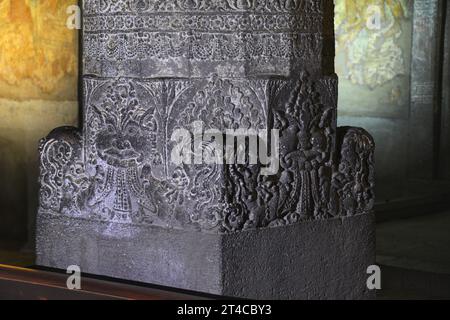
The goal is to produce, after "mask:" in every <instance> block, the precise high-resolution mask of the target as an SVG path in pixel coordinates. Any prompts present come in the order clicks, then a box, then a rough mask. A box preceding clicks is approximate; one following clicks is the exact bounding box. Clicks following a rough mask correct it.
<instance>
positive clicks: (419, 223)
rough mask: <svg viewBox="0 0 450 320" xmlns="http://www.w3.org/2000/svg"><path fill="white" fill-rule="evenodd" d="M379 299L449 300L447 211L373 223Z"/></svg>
mask: <svg viewBox="0 0 450 320" xmlns="http://www.w3.org/2000/svg"><path fill="white" fill-rule="evenodd" d="M377 263H378V264H379V265H381V266H382V273H383V274H382V279H383V278H384V281H383V284H384V290H383V291H382V292H381V294H380V297H382V298H418V299H421V298H436V299H442V298H444V299H450V211H446V212H440V213H435V214H430V215H426V216H420V217H414V218H409V219H401V220H394V221H389V222H384V223H379V224H378V225H377Z"/></svg>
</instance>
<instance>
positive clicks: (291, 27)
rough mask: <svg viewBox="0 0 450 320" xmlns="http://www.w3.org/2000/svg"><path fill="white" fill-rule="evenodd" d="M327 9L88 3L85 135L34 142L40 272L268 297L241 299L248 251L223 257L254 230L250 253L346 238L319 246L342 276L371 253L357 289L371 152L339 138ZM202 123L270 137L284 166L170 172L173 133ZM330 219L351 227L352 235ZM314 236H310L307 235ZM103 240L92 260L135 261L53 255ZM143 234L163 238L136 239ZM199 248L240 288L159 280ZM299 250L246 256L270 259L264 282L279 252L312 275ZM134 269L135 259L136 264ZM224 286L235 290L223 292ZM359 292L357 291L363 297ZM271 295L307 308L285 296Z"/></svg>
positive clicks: (364, 144) (314, 5)
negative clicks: (80, 271)
mask: <svg viewBox="0 0 450 320" xmlns="http://www.w3.org/2000/svg"><path fill="white" fill-rule="evenodd" d="M332 3H333V1H328V0H323V1H321V0H245V1H237V0H219V1H207V0H190V1H188V0H171V1H156V0H155V1H150V0H147V1H146V0H120V1H117V0H116V1H112V0H103V1H99V0H85V1H84V33H83V44H84V57H83V63H84V74H83V92H84V94H83V114H84V119H83V128H82V130H78V129H75V128H60V129H56V130H55V131H53V132H52V133H51V134H50V135H49V136H48V137H47V138H46V139H44V140H43V141H42V143H41V147H40V151H41V179H40V182H41V201H40V209H39V217H38V238H37V240H38V241H37V246H38V262H40V263H42V264H45V265H50V266H58V267H64V263H66V262H67V263H68V262H69V260H70V262H71V263H72V264H81V265H82V267H83V266H86V267H87V268H88V271H89V272H92V273H100V274H105V273H106V274H108V275H115V276H118V277H123V278H129V279H133V280H140V281H147V282H158V283H161V284H168V285H172V286H179V287H183V288H188V289H196V290H200V291H207V292H214V293H219V294H232V295H237V296H240V295H241V294H240V291H239V290H237V289H238V287H239V286H240V287H241V293H242V296H246V297H248V296H250V297H266V298H267V297H271V291H270V289H269V288H266V287H264V288H262V287H261V290H259V291H258V290H257V291H258V293H255V292H253V293H251V289H249V288H246V289H243V287H244V286H248V285H250V284H249V283H247V282H245V281H243V282H242V283H241V284H239V283H240V282H239V279H238V278H239V277H245V274H246V273H245V272H238V269H236V270H234V269H233V268H232V269H233V270H231V269H230V268H228V267H227V268H225V267H222V265H223V264H224V263H227V265H233V264H232V263H231V264H230V260H229V259H235V258H236V257H237V256H241V253H243V252H244V251H245V250H246V249H245V248H240V249H239V250H244V251H239V250H238V249H230V248H236V247H237V246H238V245H240V244H238V243H237V241H238V238H239V237H247V236H246V235H245V234H248V237H250V238H251V239H253V240H254V241H255V244H252V245H256V246H258V243H261V244H262V243H269V242H270V241H273V242H276V243H278V242H279V241H292V242H293V243H294V244H295V243H297V244H298V245H299V246H301V245H300V244H301V243H302V242H303V243H311V242H314V241H317V242H321V243H325V242H327V240H326V239H328V240H329V239H331V238H330V237H332V235H331V234H332V233H333V232H334V231H335V232H337V234H341V235H342V238H339V237H337V238H333V239H335V241H337V243H335V246H337V247H339V248H341V249H342V248H343V246H342V245H343V244H345V243H349V242H351V243H353V242H354V241H355V242H356V243H357V244H358V245H355V246H349V247H348V252H347V254H348V256H347V257H346V252H345V250H341V249H339V250H337V249H336V248H337V247H335V249H336V250H335V251H334V252H330V251H333V247H330V248H327V246H326V245H323V246H319V247H318V248H317V250H319V252H320V253H321V255H323V256H326V255H330V257H331V256H333V257H334V258H333V259H332V260H333V261H335V263H336V266H343V265H345V264H346V263H353V262H351V258H349V257H352V256H354V254H355V253H356V252H358V251H359V252H368V254H365V255H363V256H361V257H362V260H361V261H360V262H358V263H354V264H353V267H354V268H355V269H354V271H355V274H358V275H359V276H358V279H361V276H360V275H361V270H360V268H361V267H362V266H363V265H364V263H365V262H367V266H368V265H370V264H372V262H373V259H372V258H373V254H372V253H373V251H371V250H372V249H373V246H372V241H373V237H372V236H370V232H369V233H368V234H367V235H364V237H363V238H358V237H357V236H354V235H352V232H351V230H352V228H351V225H352V221H355V222H354V223H355V226H354V227H355V230H358V229H359V228H360V226H361V223H362V224H363V225H365V227H364V228H365V230H366V231H370V230H371V228H373V226H372V225H371V224H370V223H368V222H367V221H369V222H370V221H372V220H371V218H370V217H369V216H370V213H371V209H372V206H373V201H374V194H373V189H374V169H373V151H374V142H373V139H372V138H371V137H370V135H369V134H368V133H367V132H365V131H364V130H363V129H360V128H337V127H336V108H337V77H336V76H335V75H334V74H332V72H330V71H332V69H333V68H332V66H333V58H334V50H333V49H332V47H333V45H334V43H333V25H332V21H333V5H332ZM196 121H202V123H203V124H204V129H205V130H207V129H218V130H221V131H225V130H227V129H247V130H250V129H253V130H262V129H268V130H270V129H277V130H279V133H280V169H279V170H278V172H277V173H276V174H274V175H262V174H261V170H263V168H264V167H263V166H262V165H249V164H247V165H237V164H234V165H227V164H196V165H187V164H184V165H175V164H174V163H173V162H172V161H171V158H170V157H171V150H172V148H173V141H171V135H172V133H173V132H174V131H175V130H177V129H188V130H192V124H193V123H195V122H196ZM206 147H207V146H205V148H206ZM364 215H366V216H367V217H365V218H364V217H361V216H364ZM55 221H57V222H55ZM338 221H345V225H346V227H345V228H344V227H343V226H342V225H340V224H339V223H338ZM361 221H363V222H361ZM314 224H315V225H316V227H314V228H316V229H314V228H313V229H314V230H313V231H310V232H304V233H303V231H302V230H303V229H304V228H306V229H307V228H309V227H308V226H311V225H314ZM53 225H54V228H53V227H51V228H50V227H49V226H53ZM289 225H294V226H293V227H290V228H289V230H297V229H298V232H299V234H297V235H295V236H294V235H292V234H293V233H292V232H291V233H290V234H291V235H292V239H291V240H289V239H286V238H284V237H283V236H282V234H283V231H282V230H283V229H282V228H288V226H289ZM370 226H372V227H370ZM67 227H70V228H69V229H70V230H68V231H67ZM277 227H280V228H277ZM161 228H162V229H161ZM260 229H262V230H264V231H262V230H261V231H259V230H260ZM117 230H129V233H127V232H128V231H127V232H125V231H124V233H123V234H122V235H121V233H120V232H116V231H117ZM130 230H133V231H130ZM156 230H159V231H156ZM161 230H165V231H161ZM286 230H287V229H286ZM113 231H114V232H113ZM372 231H373V230H372ZM108 232H113V233H114V239H115V240H114V243H116V245H107V246H98V245H96V246H95V248H96V249H92V250H94V252H95V253H94V255H96V256H98V258H99V259H100V258H104V259H106V260H105V261H107V260H108V259H115V258H114V257H116V256H120V255H121V254H124V255H126V256H127V257H128V258H129V264H127V263H126V262H123V263H120V264H114V265H113V262H112V260H111V264H112V265H111V266H109V267H105V268H103V267H102V268H100V267H98V268H97V267H95V266H97V265H96V264H95V263H94V262H92V261H90V259H93V258H92V257H90V256H89V258H87V259H81V258H80V255H79V254H78V253H77V252H74V253H71V254H69V255H68V257H72V258H73V259H67V260H66V259H65V258H63V257H61V255H62V254H63V253H62V252H63V248H70V249H71V250H75V251H76V250H78V249H76V248H77V246H74V245H70V244H68V243H67V241H68V239H75V240H74V241H75V242H77V241H81V240H80V239H86V238H88V239H89V241H87V242H86V244H87V245H88V247H86V248H85V249H80V250H88V251H89V250H90V249H89V248H90V246H91V245H94V244H95V243H97V244H99V243H100V241H107V240H105V239H108V236H107V235H108ZM153 232H154V233H155V234H161V233H163V234H164V235H161V236H156V235H145V236H142V234H144V233H153ZM180 232H181V233H180ZM239 233H243V234H242V235H238V234H239ZM138 234H139V236H138ZM180 234H183V235H182V236H180ZM355 234H359V235H361V233H358V232H356V231H355ZM104 237H106V238H104ZM152 237H157V238H158V239H151V238H152ZM159 237H161V238H159ZM184 237H188V238H189V240H186V239H185V238H184ZM271 237H272V240H270V238H271ZM206 238H207V239H213V240H211V241H212V242H211V247H210V248H208V249H206V248H205V250H212V251H214V253H212V254H213V256H214V257H216V258H213V259H211V260H210V261H212V262H211V265H210V267H211V268H212V269H211V270H212V271H211V272H209V271H208V272H207V271H205V272H206V273H205V274H206V277H208V275H209V274H211V277H213V278H214V279H216V278H217V279H219V278H220V279H222V280H223V279H227V277H229V275H230V274H231V273H232V272H236V277H237V278H236V279H234V280H233V281H219V280H218V282H217V283H216V285H211V284H210V282H208V281H200V280H199V279H203V278H202V277H203V276H204V275H205V274H203V275H202V276H200V275H199V274H200V273H201V272H200V271H199V272H200V273H198V272H196V271H195V270H184V271H183V272H181V271H180V270H178V271H174V272H175V274H176V275H177V276H176V277H175V278H174V279H175V280H174V281H171V280H169V279H170V277H169V276H161V273H160V269H161V268H164V266H167V264H170V263H171V262H173V261H178V260H177V259H182V257H183V256H184V255H185V254H186V252H188V253H189V252H190V250H188V249H186V250H187V251H186V252H184V250H181V251H179V250H178V249H177V248H176V247H177V246H178V245H179V243H178V242H180V241H184V243H185V244H184V245H183V247H184V246H186V245H187V246H188V247H189V246H192V249H194V248H196V245H195V242H196V241H199V240H201V239H206ZM100 239H103V240H100ZM121 239H122V240H121ZM195 239H196V240H195ZM224 239H226V240H224ZM166 240H167V241H169V243H170V245H169V247H167V248H166V249H165V250H167V252H168V253H167V254H166V255H159V256H154V255H153V254H150V253H149V254H150V256H149V257H147V258H148V259H150V260H151V258H150V257H154V259H160V261H156V262H155V261H153V262H151V263H150V262H149V261H150V260H148V259H146V258H145V257H143V260H142V259H140V258H139V259H138V257H142V255H144V256H145V255H146V254H147V253H146V252H147V250H145V248H149V249H148V250H149V251H148V252H157V251H158V248H160V246H167V245H162V244H161V243H162V242H164V241H166ZM127 241H132V243H134V244H135V245H133V246H128V245H127V243H128V242H127ZM205 241H206V243H209V242H208V241H210V240H205ZM234 241H236V243H234ZM225 242H226V243H227V244H226V245H225ZM250 242H251V241H250ZM250 242H249V243H250ZM294 244H293V245H290V246H286V247H284V246H282V245H281V244H277V245H270V246H267V249H266V250H268V251H267V252H266V253H264V252H261V251H252V250H251V252H250V251H249V250H247V251H245V252H246V253H248V254H249V255H253V256H257V257H259V256H260V255H265V254H267V255H268V256H267V257H268V258H267V259H261V260H258V259H259V258H257V259H256V261H260V262H261V263H263V264H266V267H267V268H266V269H265V270H266V271H267V272H272V271H271V270H274V269H273V268H272V267H271V266H270V264H271V263H275V264H276V262H275V261H272V260H276V256H277V255H278V254H280V255H288V256H292V259H294V260H295V261H297V262H298V263H300V264H301V263H302V262H304V261H308V262H307V263H308V264H309V265H310V267H311V268H312V266H313V265H317V264H320V263H321V262H320V261H315V260H314V259H316V258H314V257H317V252H315V253H314V254H313V253H311V256H310V257H307V256H306V257H305V255H308V253H307V252H305V251H304V250H306V251H307V250H308V249H307V248H304V250H303V249H302V251H301V252H298V251H296V250H297V249H299V248H300V247H298V248H297V247H296V245H294ZM244 246H245V244H244ZM150 247H151V249H150ZM171 248H173V252H169V251H170V250H172V249H171ZM283 248H285V252H282V251H283ZM296 248H297V249H296ZM368 248H369V249H368ZM261 249H262V247H261ZM142 250H144V251H142ZM161 250H162V249H161ZM230 250H231V251H230ZM233 250H235V251H233ZM236 250H237V251H236ZM311 250H315V249H311ZM367 250H369V251H367ZM202 252H203V251H202V250H200V251H199V252H198V253H197V254H200V256H202V254H203V253H202ZM230 252H233V253H230ZM337 252H339V255H340V256H339V255H337ZM205 255H206V253H205ZM298 255H302V258H300V257H299V256H298ZM77 257H78V258H77ZM369 257H372V258H369ZM347 258H349V259H350V260H348V261H347V260H346V259H347ZM199 259H200V260H199V261H203V260H202V259H203V258H199ZM247 259H248V260H249V261H246V260H245V259H243V260H240V263H243V266H244V267H245V266H247V267H248V268H253V267H252V266H254V264H248V265H247V263H250V259H251V257H250V256H249V257H248V258H247ZM136 260H138V261H140V262H138V263H137V264H133V262H132V261H136ZM294 260H293V261H294ZM121 261H122V260H121ZM231 262H232V261H231ZM177 265H179V266H180V268H197V267H199V265H197V264H182V263H181V264H180V263H178V264H177ZM297 267H298V268H300V266H295V264H290V265H289V267H288V269H289V270H284V269H283V270H284V271H282V275H285V276H286V277H287V278H286V279H288V278H289V277H290V275H289V274H288V273H290V274H295V273H296V272H304V271H305V270H303V271H302V270H301V269H298V270H296V268H297ZM244 269H245V268H244ZM338 269H339V267H338ZM199 270H203V269H202V268H200V269H199ZM358 270H359V271H358ZM262 271H263V270H262ZM364 271H365V270H363V271H362V272H364ZM180 272H181V273H180ZM327 272H328V271H327ZM187 273H188V274H189V275H187V276H186V278H185V279H183V275H185V274H187ZM151 275H155V276H154V277H152V276H151ZM197 276H198V278H196V277H197ZM267 276H268V277H269V278H270V276H269V275H267ZM316 276H318V275H317V274H315V275H312V276H311V277H312V279H311V281H312V282H314V281H315V279H316V280H317V279H318V278H317V277H316ZM345 277H346V278H347V279H348V280H349V283H354V281H355V279H356V278H353V279H351V277H352V276H351V272H350V273H346V276H345ZM164 279H166V280H164ZM271 279H272V280H275V279H276V278H271ZM293 280H294V279H293ZM231 282H235V283H236V284H235V287H233V288H232V289H230V288H231V287H230V284H229V283H231ZM288 282H289V281H288ZM198 283H200V284H198ZM201 283H205V286H203V287H202V285H201ZM227 283H228V284H227ZM296 283H297V286H294V287H293V288H291V289H292V290H294V289H295V290H300V291H302V289H301V286H302V283H304V282H298V281H297V282H296ZM177 284H178V285H177ZM197 284H198V285H197ZM254 285H255V288H256V287H258V286H261V285H259V284H256V283H255V284H254ZM364 286H365V282H364V283H361V284H360V287H359V289H358V290H359V291H358V292H362V291H364V290H360V289H361V288H364ZM212 287H214V288H219V289H217V290H216V289H214V290H212V289H211V288H212ZM316 288H317V287H316ZM228 289H229V290H228ZM266 289H267V290H266ZM255 290H256V289H255ZM280 290H281V291H283V290H282V288H281V289H280ZM292 290H291V291H292ZM295 290H294V291H295ZM305 290H307V289H306V288H304V290H303V292H304V291H305ZM281 291H280V292H281ZM288 291H289V290H288ZM335 294H336V295H335V297H338V296H339V294H338V292H335ZM273 296H274V297H289V298H295V297H307V295H296V294H295V293H294V292H293V291H292V292H291V293H289V294H281V293H279V294H274V295H273ZM319 296H320V295H319ZM331 296H332V294H330V295H324V296H323V297H326V298H330V297H331ZM345 296H346V297H350V296H351V294H345ZM354 296H355V297H356V296H358V294H355V295H354ZM361 297H362V296H361Z"/></svg>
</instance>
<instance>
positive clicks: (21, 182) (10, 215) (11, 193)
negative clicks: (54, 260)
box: [0, 129, 28, 243]
mask: <svg viewBox="0 0 450 320" xmlns="http://www.w3.org/2000/svg"><path fill="white" fill-rule="evenodd" d="M2 131H3V130H2V129H0V150H1V152H0V213H1V214H0V216H1V218H0V236H1V238H2V239H5V240H6V241H7V242H14V243H16V242H19V243H24V242H25V241H26V240H27V231H28V230H27V229H28V226H27V208H28V201H27V196H26V195H27V183H26V181H27V174H28V170H27V166H26V162H25V161H24V159H25V157H24V154H25V150H24V147H23V145H20V144H16V143H14V142H13V141H11V140H9V139H6V138H4V136H5V135H6V134H5V133H4V132H2ZM11 134H12V135H17V136H21V135H23V132H21V130H17V132H10V131H9V130H8V135H11Z"/></svg>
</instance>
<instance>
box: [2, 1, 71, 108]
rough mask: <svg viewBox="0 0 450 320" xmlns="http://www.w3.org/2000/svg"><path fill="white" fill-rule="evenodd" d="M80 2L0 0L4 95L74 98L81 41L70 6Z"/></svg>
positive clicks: (26, 97)
mask: <svg viewBox="0 0 450 320" xmlns="http://www.w3.org/2000/svg"><path fill="white" fill-rule="evenodd" d="M76 3H77V1H76V0H39V1H36V0H0V97H2V98H13V99H30V98H33V99H35V98H38V99H41V98H42V97H43V96H44V98H46V97H49V98H58V99H64V100H74V98H75V95H76V90H77V89H76V84H77V42H78V41H77V33H76V31H74V30H70V29H68V28H67V27H66V20H67V13H66V11H67V7H68V6H69V5H73V4H76ZM11 89H13V90H11Z"/></svg>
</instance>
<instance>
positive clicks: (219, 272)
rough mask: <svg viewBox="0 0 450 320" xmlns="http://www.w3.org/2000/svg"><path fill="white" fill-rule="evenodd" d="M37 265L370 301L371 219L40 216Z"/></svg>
mask: <svg viewBox="0 0 450 320" xmlns="http://www.w3.org/2000/svg"><path fill="white" fill-rule="evenodd" d="M38 223H39V226H40V232H39V235H38V239H37V243H38V244H39V245H38V250H37V256H38V261H37V263H38V264H39V265H51V266H53V267H57V268H61V269H65V268H67V266H69V265H73V264H76V265H80V266H81V268H82V270H83V272H87V273H94V274H102V275H107V276H111V277H116V278H125V279H130V280H134V281H141V282H147V283H154V284H160V285H165V286H171V287H175V288H181V289H189V290H196V291H201V292H207V293H211V294H218V295H224V296H234V297H245V298H253V299H370V298H373V297H374V296H373V292H369V291H368V290H367V287H366V281H367V277H368V275H367V274H366V270H367V267H368V265H371V264H373V263H374V261H375V249H374V245H375V234H374V228H373V215H372V214H368V215H360V216H358V217H352V218H342V219H341V218H336V219H331V220H327V221H309V222H304V223H297V224H293V225H290V226H287V227H276V228H266V229H260V230H251V231H246V232H239V233H234V234H207V233H198V232H193V231H184V230H169V229H165V228H160V227H152V226H145V227H144V226H136V225H123V224H116V223H104V222H102V223H95V224H94V223H92V222H90V221H88V220H82V219H72V218H61V217H48V216H45V217H44V216H41V217H40V218H39V221H38Z"/></svg>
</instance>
